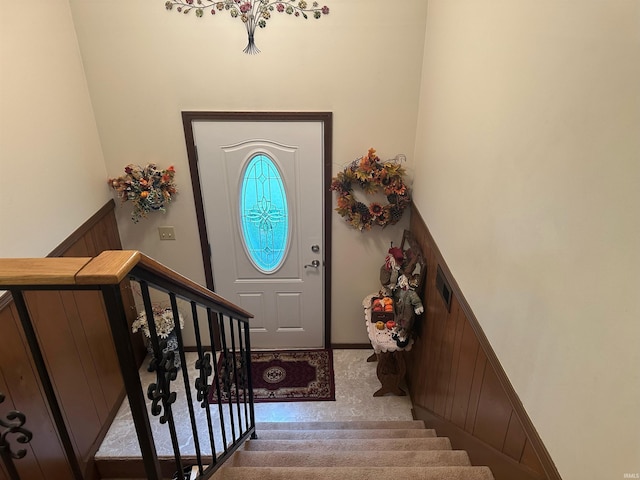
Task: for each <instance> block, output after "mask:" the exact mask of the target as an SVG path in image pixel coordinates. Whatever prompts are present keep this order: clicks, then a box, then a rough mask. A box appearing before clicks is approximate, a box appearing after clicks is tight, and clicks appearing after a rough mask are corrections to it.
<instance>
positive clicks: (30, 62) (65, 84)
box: [0, 0, 110, 257]
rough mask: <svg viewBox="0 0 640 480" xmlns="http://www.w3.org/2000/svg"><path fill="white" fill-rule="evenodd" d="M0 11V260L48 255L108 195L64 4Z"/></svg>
mask: <svg viewBox="0 0 640 480" xmlns="http://www.w3.org/2000/svg"><path fill="white" fill-rule="evenodd" d="M18 10H19V9H14V10H12V9H11V8H10V7H9V5H5V4H3V5H2V8H1V9H0V257H42V256H45V255H47V254H48V253H50V252H51V251H52V250H53V249H54V248H55V247H56V246H58V244H60V243H61V242H62V241H63V240H64V239H65V238H67V237H68V236H69V235H70V234H71V233H72V232H73V231H74V230H75V229H76V228H78V227H79V226H80V225H81V224H82V223H83V222H84V221H86V220H87V219H88V218H89V217H91V215H93V214H94V213H95V212H96V211H97V210H98V209H99V208H100V207H102V206H103V205H104V204H105V203H106V202H107V201H108V200H109V198H110V195H109V194H108V192H107V191H106V190H105V176H106V170H105V165H104V160H103V157H102V151H101V149H100V141H99V138H98V132H97V129H96V124H95V120H94V117H93V111H92V108H91V102H90V99H89V93H88V90H87V84H86V79H85V76H84V72H83V69H82V61H81V58H80V52H79V49H78V42H77V38H76V34H75V30H74V27H73V22H72V18H71V12H70V9H69V3H68V1H67V0H51V1H47V2H41V4H39V5H38V6H37V8H35V7H34V8H30V9H29V11H28V12H24V11H22V12H19V11H18Z"/></svg>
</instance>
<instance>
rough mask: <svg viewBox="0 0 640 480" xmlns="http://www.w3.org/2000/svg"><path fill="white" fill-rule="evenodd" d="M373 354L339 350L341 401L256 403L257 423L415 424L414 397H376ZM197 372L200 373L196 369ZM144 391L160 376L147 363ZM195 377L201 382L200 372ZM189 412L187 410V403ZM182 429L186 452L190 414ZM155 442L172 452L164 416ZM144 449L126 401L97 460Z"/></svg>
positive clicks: (178, 386)
mask: <svg viewBox="0 0 640 480" xmlns="http://www.w3.org/2000/svg"><path fill="white" fill-rule="evenodd" d="M371 353H372V350H334V351H333V357H334V358H333V360H334V371H335V383H336V401H335V402H286V403H258V404H256V405H255V414H256V421H257V422H293V421H331V420H341V421H344V420H412V419H413V417H412V415H411V401H410V399H409V397H408V396H405V397H398V396H393V395H387V396H384V397H373V392H375V391H376V390H377V389H379V388H380V382H379V381H378V378H377V376H376V363H375V362H372V363H367V357H369V355H371ZM195 357H196V354H195V353H187V362H188V363H189V365H193V364H194V363H195ZM194 372H195V370H194ZM140 377H141V381H142V386H143V388H144V389H146V388H147V386H148V385H149V384H150V383H152V382H154V381H155V374H152V373H149V372H147V370H146V363H145V364H144V365H143V367H142V368H141V369H140ZM192 378H196V376H195V373H194V376H193V377H192ZM172 386H173V388H175V390H176V392H177V395H178V400H177V402H176V411H179V408H180V402H181V401H183V402H184V401H185V400H184V398H185V394H184V383H183V381H182V377H181V376H179V377H178V379H177V380H176V381H175V382H174V383H172ZM183 407H184V408H186V407H185V406H184V405H183ZM203 411H204V409H202V408H199V407H198V408H197V413H198V414H200V415H198V417H199V419H198V421H202V422H205V416H204V413H202V412H203ZM175 421H176V430H177V432H178V438H179V440H180V443H181V450H182V451H183V452H184V449H186V450H189V448H191V447H192V440H193V439H192V438H191V428H190V425H189V417H188V415H184V416H178V417H177V418H176V419H175ZM151 423H152V428H153V434H154V439H155V441H156V448H157V451H158V455H159V456H163V455H167V456H170V455H171V454H172V448H171V441H170V437H169V432H168V428H167V426H166V425H161V424H160V423H159V421H158V417H151ZM139 456H140V450H139V448H138V443H137V439H136V433H135V430H134V428H133V422H132V420H131V412H130V410H129V404H128V402H127V401H126V400H125V401H124V403H123V404H122V406H121V407H120V409H119V411H118V414H117V415H116V418H115V420H114V422H113V424H112V425H111V428H110V429H109V432H108V433H107V435H106V437H105V439H104V441H103V443H102V445H101V446H100V448H99V450H98V452H97V454H96V458H111V459H115V458H132V457H139Z"/></svg>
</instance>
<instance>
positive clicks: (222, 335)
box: [218, 313, 238, 443]
mask: <svg viewBox="0 0 640 480" xmlns="http://www.w3.org/2000/svg"><path fill="white" fill-rule="evenodd" d="M218 323H219V325H220V340H221V342H222V351H223V352H224V356H223V358H224V359H225V361H227V362H229V360H228V359H229V350H228V348H227V338H226V334H225V329H224V315H223V314H222V313H219V314H218ZM231 355H233V353H231ZM226 370H227V374H228V375H231V374H230V373H229V368H228V367H227V369H226ZM225 384H228V385H229V387H228V388H229V424H230V425H231V436H232V437H233V442H234V443H235V442H236V440H237V437H236V427H235V425H234V422H235V420H234V418H233V399H232V396H231V394H232V392H231V379H230V378H227V379H225ZM237 393H238V392H236V394H237Z"/></svg>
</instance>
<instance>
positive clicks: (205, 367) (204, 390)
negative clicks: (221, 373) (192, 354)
mask: <svg viewBox="0 0 640 480" xmlns="http://www.w3.org/2000/svg"><path fill="white" fill-rule="evenodd" d="M196 369H197V370H200V375H199V376H198V378H196V381H195V387H196V392H197V395H196V398H197V399H198V401H199V402H200V406H201V407H203V408H204V407H206V406H207V395H208V393H209V381H208V378H209V377H210V376H211V372H212V371H213V369H212V367H211V354H209V353H205V354H204V356H202V357H200V358H198V360H196Z"/></svg>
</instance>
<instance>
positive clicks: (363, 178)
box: [331, 148, 411, 231]
mask: <svg viewBox="0 0 640 480" xmlns="http://www.w3.org/2000/svg"><path fill="white" fill-rule="evenodd" d="M404 175H405V170H404V168H402V167H401V166H400V165H399V164H398V163H397V162H395V161H386V162H382V161H381V160H380V158H379V157H378V156H377V155H376V151H375V150H374V149H373V148H370V149H369V151H368V153H367V155H365V156H363V157H361V158H359V159H357V160H355V161H354V162H352V163H351V164H350V165H349V166H347V167H346V168H345V169H344V170H343V171H342V172H340V173H338V175H337V176H336V177H334V178H333V179H332V181H331V190H333V191H336V192H338V207H337V208H336V209H335V210H336V211H337V212H338V213H339V214H340V215H341V216H342V217H344V219H345V220H346V221H347V223H348V224H349V225H351V226H352V227H354V228H357V229H358V230H360V231H362V230H371V227H372V226H373V225H379V226H381V227H386V226H387V225H393V224H395V223H397V222H398V221H399V220H400V218H401V217H402V213H403V212H404V209H405V208H407V206H409V204H410V203H411V197H410V196H409V189H408V188H407V186H406V185H405V184H404V180H403V177H404ZM354 186H359V187H360V188H361V189H362V190H363V191H364V192H365V193H366V194H374V193H376V192H380V191H382V192H383V193H384V194H385V195H386V197H387V202H388V203H387V204H385V205H382V204H381V203H379V202H371V203H370V204H369V205H365V204H364V203H363V202H361V201H359V200H358V199H356V197H355V195H354V193H353V188H354Z"/></svg>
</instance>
